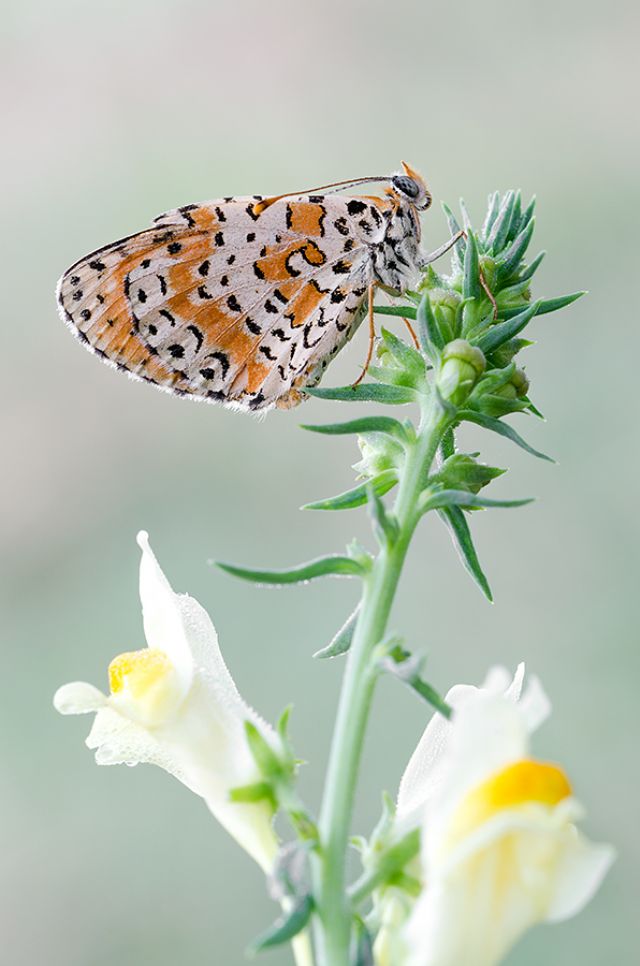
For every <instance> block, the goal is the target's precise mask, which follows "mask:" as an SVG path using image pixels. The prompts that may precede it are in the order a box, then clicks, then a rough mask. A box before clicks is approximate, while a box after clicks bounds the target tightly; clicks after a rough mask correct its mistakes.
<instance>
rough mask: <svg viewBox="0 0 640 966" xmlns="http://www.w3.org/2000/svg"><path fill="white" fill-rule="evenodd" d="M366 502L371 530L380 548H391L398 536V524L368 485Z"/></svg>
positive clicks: (370, 485)
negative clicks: (374, 533)
mask: <svg viewBox="0 0 640 966" xmlns="http://www.w3.org/2000/svg"><path fill="white" fill-rule="evenodd" d="M367 501H368V503H369V513H370V515H371V519H372V521H373V528H374V530H375V532H376V535H377V537H378V542H379V543H380V544H381V545H382V546H391V545H392V544H393V543H395V541H396V539H397V536H398V522H397V520H396V519H395V517H393V516H391V515H390V514H388V513H387V508H386V507H385V505H384V503H383V502H382V500H381V499H380V496H379V494H378V493H377V491H376V489H375V488H374V486H373V485H372V482H371V483H369V487H368V491H367Z"/></svg>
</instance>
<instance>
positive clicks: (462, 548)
mask: <svg viewBox="0 0 640 966" xmlns="http://www.w3.org/2000/svg"><path fill="white" fill-rule="evenodd" d="M438 515H439V517H440V519H441V520H443V522H444V523H445V524H446V525H447V527H448V528H449V531H450V533H451V536H452V538H453V542H454V544H455V547H456V550H457V551H458V555H459V557H460V560H461V561H462V565H463V567H464V568H465V570H466V571H467V573H468V574H469V575H470V576H471V578H472V579H473V580H474V581H475V582H476V584H477V585H478V587H479V588H480V590H481V591H482V593H483V594H484V595H485V597H486V598H487V600H488V601H489V603H493V594H492V593H491V588H490V586H489V581H488V580H487V578H486V577H485V574H484V571H483V570H482V567H481V566H480V561H479V560H478V555H477V553H476V548H475V547H474V545H473V539H472V537H471V531H470V530H469V524H468V523H467V519H466V517H465V515H464V513H463V512H462V510H461V509H460V508H459V507H456V506H452V507H447V508H446V509H443V510H438Z"/></svg>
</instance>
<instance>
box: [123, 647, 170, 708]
mask: <svg viewBox="0 0 640 966" xmlns="http://www.w3.org/2000/svg"><path fill="white" fill-rule="evenodd" d="M109 688H110V690H111V694H112V696H113V697H114V698H115V701H116V704H118V705H122V706H123V707H124V709H125V711H126V713H127V714H128V715H130V716H131V717H133V718H135V719H137V720H139V721H140V722H141V723H143V724H147V725H154V724H159V723H160V722H161V721H162V720H163V719H164V718H165V717H166V716H167V714H168V713H169V712H170V711H172V710H173V709H174V708H175V706H176V703H177V701H178V699H179V697H180V688H179V683H178V676H177V673H176V670H175V668H174V666H173V664H172V663H171V661H170V660H169V658H168V657H167V655H166V654H165V653H164V651H159V650H157V649H154V648H149V647H146V648H144V650H141V651H127V652H126V653H125V654H119V655H118V657H115V658H114V659H113V661H112V662H111V664H110V665H109Z"/></svg>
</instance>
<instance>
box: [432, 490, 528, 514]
mask: <svg viewBox="0 0 640 966" xmlns="http://www.w3.org/2000/svg"><path fill="white" fill-rule="evenodd" d="M421 502H422V501H421ZM527 503H533V499H532V498H531V497H529V498H527V499H524V500H491V499H489V497H486V496H480V494H479V493H469V491H468V490H440V491H439V492H438V493H434V494H432V495H431V496H429V497H428V498H427V499H426V500H424V502H423V503H422V506H421V511H422V512H423V513H427V512H428V511H429V510H442V509H444V507H450V506H459V507H463V508H464V509H465V510H478V509H481V508H483V507H487V508H489V507H502V508H504V509H511V508H512V507H517V506H526V504H527Z"/></svg>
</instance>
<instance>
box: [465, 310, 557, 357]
mask: <svg viewBox="0 0 640 966" xmlns="http://www.w3.org/2000/svg"><path fill="white" fill-rule="evenodd" d="M540 304H541V303H540V301H538V302H534V303H533V305H529V306H528V307H527V308H526V309H525V310H524V311H523V312H520V313H519V314H518V315H514V316H513V318H511V319H508V320H507V321H506V322H498V323H497V324H496V325H492V326H491V328H490V329H489V331H488V332H486V333H485V334H484V335H483V336H481V337H480V338H479V339H478V341H477V345H478V348H480V349H482V351H483V352H484V354H485V355H486V354H487V353H488V352H493V350H494V349H497V348H498V346H501V345H502V344H503V342H508V341H509V339H513V338H515V336H516V335H518V333H519V332H522V330H523V329H524V328H525V326H527V325H528V324H529V322H530V321H531V319H532V318H533V317H534V315H538V312H539V310H540Z"/></svg>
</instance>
